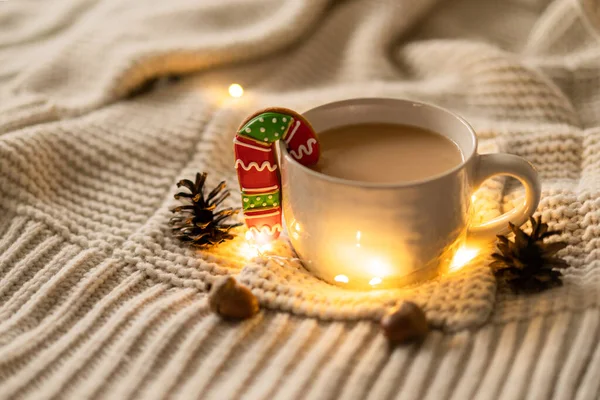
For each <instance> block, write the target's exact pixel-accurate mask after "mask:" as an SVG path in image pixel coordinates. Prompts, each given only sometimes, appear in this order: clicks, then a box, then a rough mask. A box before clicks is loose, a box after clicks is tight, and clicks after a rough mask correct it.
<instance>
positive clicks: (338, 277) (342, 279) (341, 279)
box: [333, 275, 350, 283]
mask: <svg viewBox="0 0 600 400" xmlns="http://www.w3.org/2000/svg"><path fill="white" fill-rule="evenodd" d="M333 279H334V280H335V281H336V282H342V283H348V282H350V279H348V277H347V276H346V275H336V276H335V278H333Z"/></svg>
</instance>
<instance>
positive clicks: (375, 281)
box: [369, 276, 383, 286]
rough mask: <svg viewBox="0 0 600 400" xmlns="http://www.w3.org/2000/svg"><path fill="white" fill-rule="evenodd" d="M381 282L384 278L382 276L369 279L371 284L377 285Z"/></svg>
mask: <svg viewBox="0 0 600 400" xmlns="http://www.w3.org/2000/svg"><path fill="white" fill-rule="evenodd" d="M381 282H383V279H381V278H380V277H378V276H376V277H374V278H373V279H371V280H370V281H369V285H371V286H375V285H379V284H380V283H381Z"/></svg>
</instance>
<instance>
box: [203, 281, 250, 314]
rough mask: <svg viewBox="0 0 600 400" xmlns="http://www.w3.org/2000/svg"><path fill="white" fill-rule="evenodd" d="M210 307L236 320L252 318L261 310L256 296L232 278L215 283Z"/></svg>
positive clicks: (212, 288)
mask: <svg viewBox="0 0 600 400" xmlns="http://www.w3.org/2000/svg"><path fill="white" fill-rule="evenodd" d="M208 305H209V307H210V309H211V310H212V311H213V312H215V313H217V314H219V315H221V316H223V317H226V318H235V319H245V318H250V317H252V316H253V315H254V314H256V313H257V312H258V310H259V306H258V300H257V299H256V296H254V294H252V292H251V291H250V289H249V288H248V287H246V286H244V285H241V284H239V283H238V282H237V281H236V280H235V278H233V277H231V276H222V277H220V278H218V279H217V280H216V281H215V282H213V284H212V286H211V288H210V292H209V293H208Z"/></svg>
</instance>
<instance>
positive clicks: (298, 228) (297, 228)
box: [294, 222, 302, 232]
mask: <svg viewBox="0 0 600 400" xmlns="http://www.w3.org/2000/svg"><path fill="white" fill-rule="evenodd" d="M294 229H296V232H302V227H301V226H300V224H299V223H298V222H296V226H295V228H294Z"/></svg>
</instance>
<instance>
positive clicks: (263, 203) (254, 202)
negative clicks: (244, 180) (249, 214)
mask: <svg viewBox="0 0 600 400" xmlns="http://www.w3.org/2000/svg"><path fill="white" fill-rule="evenodd" d="M242 199H243V202H242V204H243V206H244V210H249V209H260V208H271V207H277V206H278V205H279V203H280V201H279V190H278V191H275V192H269V193H261V194H248V193H245V192H244V193H242Z"/></svg>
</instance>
